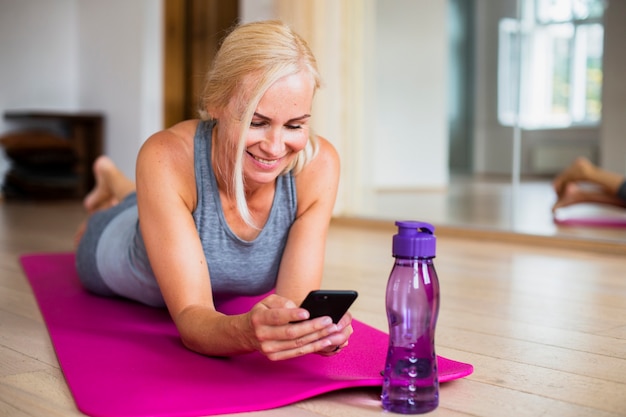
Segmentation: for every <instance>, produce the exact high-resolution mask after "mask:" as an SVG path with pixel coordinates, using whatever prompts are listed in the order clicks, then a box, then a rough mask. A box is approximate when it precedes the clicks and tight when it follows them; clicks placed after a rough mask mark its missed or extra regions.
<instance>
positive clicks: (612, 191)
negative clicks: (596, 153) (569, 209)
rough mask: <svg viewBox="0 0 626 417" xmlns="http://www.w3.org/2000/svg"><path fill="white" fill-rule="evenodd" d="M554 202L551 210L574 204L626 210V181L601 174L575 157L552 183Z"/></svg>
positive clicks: (610, 173)
mask: <svg viewBox="0 0 626 417" xmlns="http://www.w3.org/2000/svg"><path fill="white" fill-rule="evenodd" d="M581 183H589V184H593V185H594V186H595V187H594V188H593V189H589V188H584V187H581V185H580V184H581ZM553 185H554V190H555V192H556V195H557V201H556V203H555V204H554V206H553V207H552V211H555V210H557V209H559V208H561V207H566V206H570V205H572V204H577V203H603V204H611V205H615V206H620V207H626V178H624V176H623V175H619V174H616V173H614V172H609V171H606V170H603V169H602V168H599V167H597V166H595V165H594V164H592V163H591V162H590V161H589V160H588V159H586V158H583V157H579V158H577V159H576V160H575V161H574V162H573V163H572V164H571V165H570V166H569V167H567V168H566V169H565V170H563V172H561V173H560V174H559V175H558V176H557V177H556V178H555V179H554V182H553Z"/></svg>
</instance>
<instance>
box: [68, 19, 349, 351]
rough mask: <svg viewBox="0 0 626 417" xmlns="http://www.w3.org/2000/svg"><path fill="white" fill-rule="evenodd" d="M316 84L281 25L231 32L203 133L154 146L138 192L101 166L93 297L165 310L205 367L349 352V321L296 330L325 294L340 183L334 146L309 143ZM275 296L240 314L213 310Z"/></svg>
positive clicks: (165, 135) (81, 247) (86, 274)
mask: <svg viewBox="0 0 626 417" xmlns="http://www.w3.org/2000/svg"><path fill="white" fill-rule="evenodd" d="M319 83H320V81H319V75H318V72H317V67H316V62H315V58H314V57H313V55H312V53H311V51H310V50H309V48H308V46H307V45H306V43H305V42H304V41H303V40H302V39H301V38H300V37H299V36H298V35H296V34H295V33H293V32H292V31H291V30H290V29H288V28H287V27H286V26H284V25H282V24H280V23H279V22H256V23H250V24H246V25H242V26H239V27H237V28H235V29H234V30H233V31H232V32H231V33H230V34H229V35H228V36H227V37H226V38H225V40H224V42H223V44H222V46H221V48H220V50H219V51H218V54H217V56H216V57H215V60H214V63H213V67H212V69H211V71H210V72H209V73H208V77H207V81H206V86H205V90H204V94H203V99H202V111H201V115H202V120H188V121H184V122H182V123H179V124H177V125H175V126H173V127H171V128H169V129H166V130H164V131H162V132H159V133H156V134H155V135H153V136H152V137H151V138H149V139H148V140H147V141H146V143H145V144H144V145H143V146H142V149H141V150H140V152H139V156H138V159H137V167H136V179H137V183H136V192H135V184H134V183H132V182H131V181H130V180H129V179H127V178H125V177H124V176H123V175H122V173H121V172H120V171H119V170H118V169H117V168H116V167H115V165H114V164H113V163H112V161H111V160H110V159H108V158H107V157H101V158H100V159H98V160H97V161H96V163H95V164H94V172H95V176H96V179H97V184H96V187H95V189H94V190H93V191H92V192H91V193H90V194H89V195H88V196H87V197H86V198H85V202H84V203H85V206H86V208H87V210H88V212H91V213H92V215H91V216H90V217H89V219H88V223H87V225H86V227H84V228H83V230H82V231H81V232H80V233H79V235H78V238H77V239H78V242H79V243H78V247H77V268H78V271H79V275H80V277H81V280H82V281H83V283H84V285H85V286H86V287H87V288H88V289H89V290H91V291H93V292H95V293H98V294H101V295H110V296H114V295H121V296H124V297H127V298H131V299H134V300H137V301H140V302H143V303H146V304H149V305H153V306H163V305H165V306H167V308H168V310H169V313H170V315H171V316H172V318H173V320H174V322H175V324H176V326H177V328H178V330H179V332H180V335H181V338H182V341H183V343H184V344H185V345H186V346H187V347H188V348H190V349H192V350H194V351H197V352H199V353H203V354H206V355H217V356H227V355H234V354H238V353H245V352H251V351H259V352H261V353H262V354H264V355H266V356H267V357H268V358H270V359H272V360H280V359H286V358H290V357H295V356H300V355H304V354H307V353H313V352H316V353H319V354H322V355H333V354H335V353H336V352H338V351H339V350H340V349H341V348H342V347H344V346H346V345H347V343H348V338H349V336H350V334H351V333H352V326H351V315H350V313H347V314H346V315H345V316H344V317H343V318H342V319H341V321H340V322H339V323H338V324H333V323H332V322H331V321H330V319H329V318H317V319H313V320H308V321H301V320H302V319H305V318H308V312H307V311H306V310H304V309H300V308H297V305H299V303H300V302H301V301H302V300H303V299H304V298H305V296H306V294H307V293H308V292H309V291H310V290H313V289H318V288H319V286H320V284H321V280H322V269H323V259H324V252H325V239H326V235H327V231H328V226H329V221H330V217H331V214H332V209H333V205H334V202H335V197H336V193H337V187H338V177H339V160H338V156H337V154H336V151H335V150H334V148H333V147H332V145H331V144H330V143H329V142H328V141H326V140H325V139H323V138H320V137H316V136H314V135H313V134H310V126H309V124H310V113H311V105H312V100H313V96H314V93H315V90H316V89H317V88H318V86H319ZM102 209H104V210H102ZM272 289H275V294H272V295H269V296H268V297H265V298H264V299H262V301H260V302H258V303H257V304H256V305H254V306H253V307H252V308H251V310H250V311H249V312H247V313H245V314H241V315H232V316H226V315H223V314H221V313H219V312H217V311H216V309H215V304H214V301H218V300H222V299H228V298H229V297H233V296H239V295H261V294H266V293H267V292H269V291H271V290H272ZM298 321H299V322H298ZM293 322H297V323H293Z"/></svg>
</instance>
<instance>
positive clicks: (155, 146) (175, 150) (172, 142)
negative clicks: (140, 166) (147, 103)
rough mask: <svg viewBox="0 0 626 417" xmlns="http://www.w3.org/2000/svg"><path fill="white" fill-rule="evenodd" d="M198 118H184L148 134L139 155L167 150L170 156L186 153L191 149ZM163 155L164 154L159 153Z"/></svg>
mask: <svg viewBox="0 0 626 417" xmlns="http://www.w3.org/2000/svg"><path fill="white" fill-rule="evenodd" d="M198 123H199V121H198V120H185V121H183V122H180V123H177V124H175V125H173V126H171V127H169V128H166V129H163V130H161V131H159V132H156V133H154V134H153V135H152V136H150V137H149V138H148V139H147V140H146V141H145V142H144V144H143V145H142V147H141V150H140V155H142V154H143V155H152V154H154V153H161V151H167V152H168V153H171V155H172V156H175V157H176V156H179V155H180V153H187V152H188V151H189V149H190V148H191V149H193V138H194V135H195V132H196V128H197V126H198ZM161 157H165V155H161Z"/></svg>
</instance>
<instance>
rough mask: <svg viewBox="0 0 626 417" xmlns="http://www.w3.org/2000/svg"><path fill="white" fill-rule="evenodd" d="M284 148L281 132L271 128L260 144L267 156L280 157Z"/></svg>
mask: <svg viewBox="0 0 626 417" xmlns="http://www.w3.org/2000/svg"><path fill="white" fill-rule="evenodd" d="M283 147H284V143H283V138H282V132H281V129H279V128H272V129H269V130H268V131H267V134H266V135H265V139H264V140H263V142H262V143H261V149H262V150H263V152H266V153H267V154H268V155H272V156H280V155H281V154H282V151H283Z"/></svg>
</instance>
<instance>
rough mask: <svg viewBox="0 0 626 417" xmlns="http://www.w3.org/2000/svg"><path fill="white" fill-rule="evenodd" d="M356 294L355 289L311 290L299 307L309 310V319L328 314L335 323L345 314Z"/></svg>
mask: <svg viewBox="0 0 626 417" xmlns="http://www.w3.org/2000/svg"><path fill="white" fill-rule="evenodd" d="M358 295H359V294H358V293H357V292H356V291H348V290H316V291H311V292H310V293H309V294H308V295H307V296H306V298H305V299H304V301H303V302H302V304H301V305H300V307H301V308H304V309H306V310H308V311H309V314H310V317H309V319H314V318H316V317H322V316H330V318H332V319H333V323H335V324H336V323H338V322H339V320H341V318H342V317H343V315H344V314H346V311H348V309H349V308H350V306H351V305H352V303H354V300H356V298H357V297H358Z"/></svg>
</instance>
